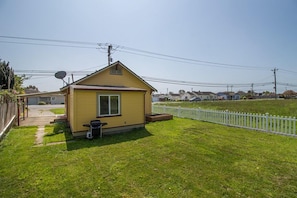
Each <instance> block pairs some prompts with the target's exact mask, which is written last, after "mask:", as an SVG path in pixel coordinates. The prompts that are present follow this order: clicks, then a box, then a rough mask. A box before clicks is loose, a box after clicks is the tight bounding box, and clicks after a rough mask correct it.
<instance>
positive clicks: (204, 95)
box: [193, 91, 218, 100]
mask: <svg viewBox="0 0 297 198" xmlns="http://www.w3.org/2000/svg"><path fill="white" fill-rule="evenodd" d="M193 93H194V94H195V96H196V97H197V98H200V99H201V100H217V99H218V96H217V95H216V94H215V93H212V92H201V91H193Z"/></svg>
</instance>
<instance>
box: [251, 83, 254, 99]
mask: <svg viewBox="0 0 297 198" xmlns="http://www.w3.org/2000/svg"><path fill="white" fill-rule="evenodd" d="M251 94H252V97H254V83H252V90H251Z"/></svg>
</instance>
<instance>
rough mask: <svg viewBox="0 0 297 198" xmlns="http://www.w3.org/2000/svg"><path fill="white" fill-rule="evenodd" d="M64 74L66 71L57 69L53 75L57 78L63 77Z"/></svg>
mask: <svg viewBox="0 0 297 198" xmlns="http://www.w3.org/2000/svg"><path fill="white" fill-rule="evenodd" d="M65 76H66V72H65V71H58V72H56V73H55V77H56V78H58V79H62V80H63V78H65Z"/></svg>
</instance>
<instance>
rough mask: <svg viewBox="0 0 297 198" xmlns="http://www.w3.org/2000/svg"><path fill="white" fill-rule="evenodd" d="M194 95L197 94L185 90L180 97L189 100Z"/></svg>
mask: <svg viewBox="0 0 297 198" xmlns="http://www.w3.org/2000/svg"><path fill="white" fill-rule="evenodd" d="M194 97H196V96H195V94H194V93H193V92H189V91H188V92H185V93H184V94H182V95H181V96H180V99H181V100H183V101H189V100H191V99H192V98H194Z"/></svg>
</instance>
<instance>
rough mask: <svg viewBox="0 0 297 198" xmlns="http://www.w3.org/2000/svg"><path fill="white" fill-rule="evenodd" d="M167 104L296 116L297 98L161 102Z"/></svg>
mask: <svg viewBox="0 0 297 198" xmlns="http://www.w3.org/2000/svg"><path fill="white" fill-rule="evenodd" d="M158 104H162V105H168V106H180V107H187V108H199V107H200V108H203V109H214V110H229V111H234V112H246V113H261V114H265V113H269V114H271V115H280V116H292V117H297V100H296V99H295V100H294V99H292V100H233V101H230V100H226V101H201V102H162V103H158Z"/></svg>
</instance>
